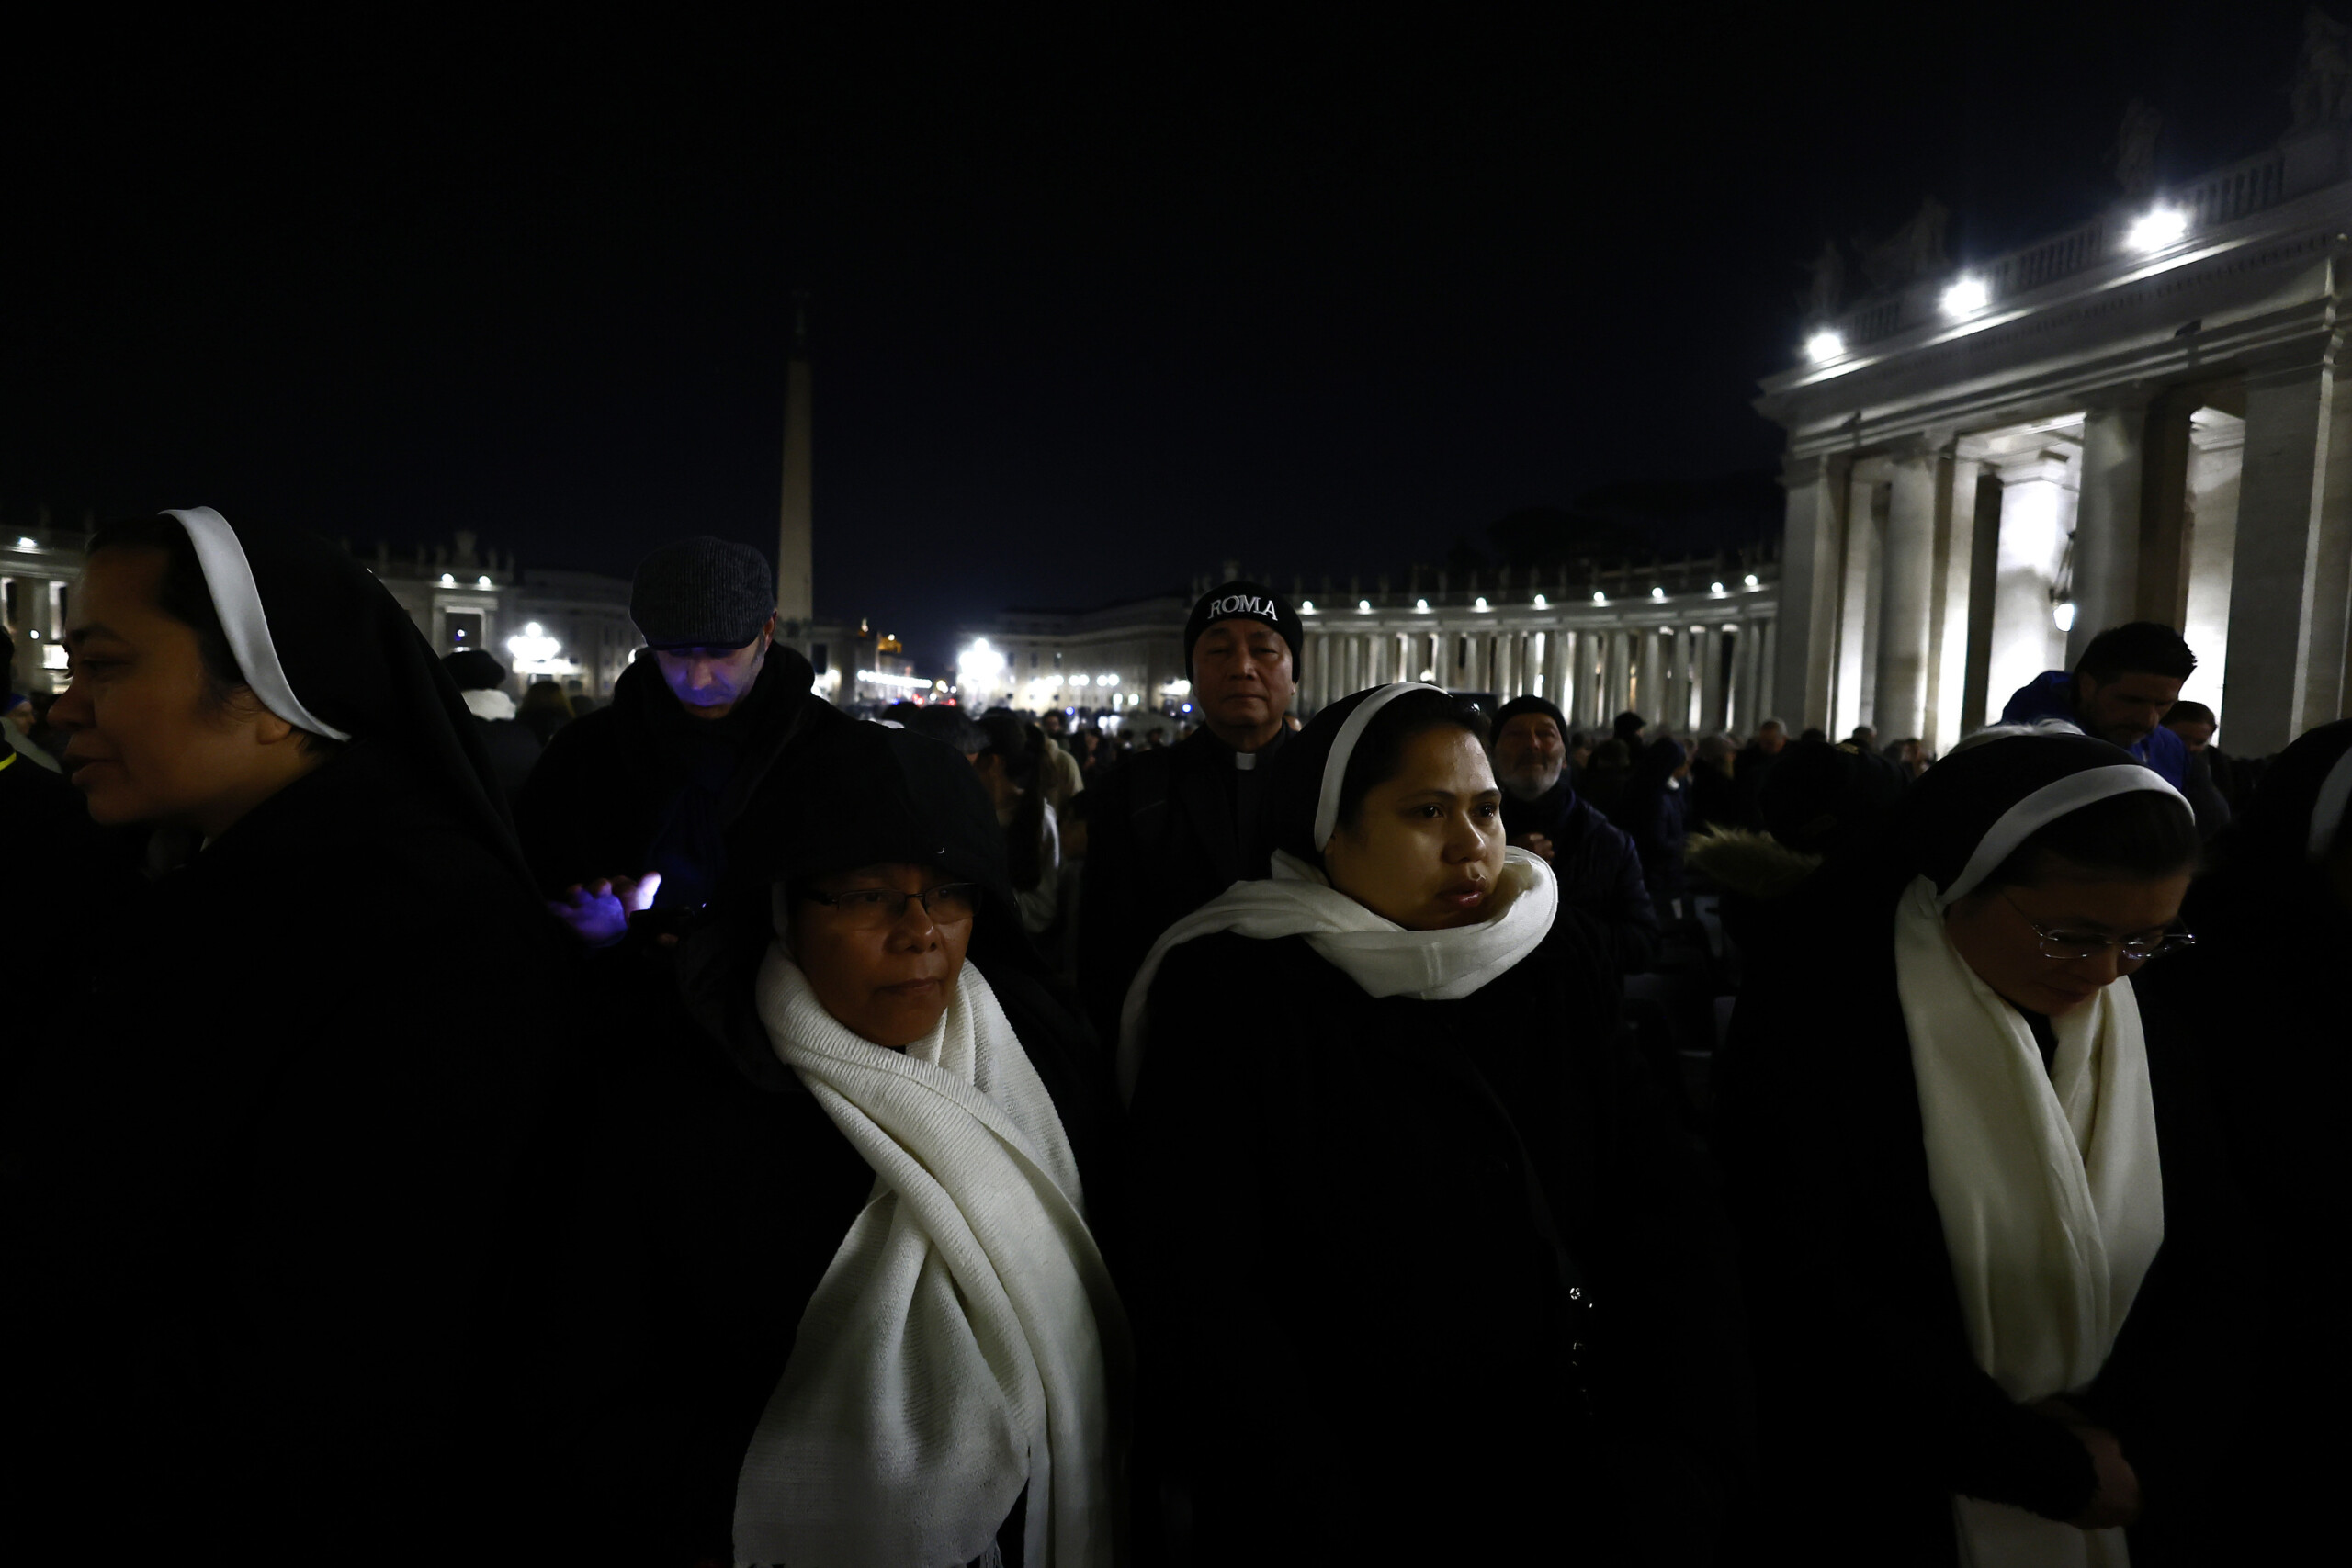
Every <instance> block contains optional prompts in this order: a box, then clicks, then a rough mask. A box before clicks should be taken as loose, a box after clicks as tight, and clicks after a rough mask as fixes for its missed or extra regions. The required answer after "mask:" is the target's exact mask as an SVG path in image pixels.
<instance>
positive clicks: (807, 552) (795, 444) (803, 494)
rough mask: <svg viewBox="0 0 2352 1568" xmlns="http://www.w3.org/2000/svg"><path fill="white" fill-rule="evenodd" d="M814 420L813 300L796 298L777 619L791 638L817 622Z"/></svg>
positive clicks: (787, 373) (787, 378) (788, 363)
mask: <svg viewBox="0 0 2352 1568" xmlns="http://www.w3.org/2000/svg"><path fill="white" fill-rule="evenodd" d="M811 431H812V426H811V423H810V421H809V296H808V294H807V293H806V292H805V291H803V292H800V293H797V294H795V295H794V296H793V299H792V356H791V358H790V359H789V360H788V361H786V367H785V375H784V505H783V508H782V510H781V512H780V513H779V515H778V518H777V522H776V538H775V615H776V620H777V622H778V626H777V630H778V631H779V632H781V633H782V634H783V635H785V636H786V637H795V638H797V637H806V636H807V635H808V627H809V622H810V621H812V620H814V619H815V618H816V613H817V611H816V590H815V588H814V586H813V585H812V579H813V577H814V575H815V566H814V564H813V561H812V559H811V557H812V553H813V546H814V541H815V538H816V534H815V531H814V525H813V523H812V521H811V517H810V500H811V495H812V489H811V483H810V478H809V445H810V435H811Z"/></svg>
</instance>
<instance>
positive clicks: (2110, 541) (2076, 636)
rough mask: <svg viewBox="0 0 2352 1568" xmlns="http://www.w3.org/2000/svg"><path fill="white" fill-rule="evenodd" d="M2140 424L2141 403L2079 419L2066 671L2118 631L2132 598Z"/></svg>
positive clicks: (2107, 406) (2104, 404)
mask: <svg viewBox="0 0 2352 1568" xmlns="http://www.w3.org/2000/svg"><path fill="white" fill-rule="evenodd" d="M2147 423H2148V403H2147V400H2146V399H2145V398H2144V397H2138V398H2120V399H2116V400H2111V401H2101V402H2098V403H2094V404H2092V405H2091V407H2090V410H2089V411H2088V412H2086V414H2085V415H2084V416H2083V467H2082V475H2081V479H2080V500H2079V501H2077V502H2076V503H2075V574H2074V595H2075V627H2074V630H2072V631H2070V632H2068V633H2067V634H2066V659H2065V664H2066V668H2068V669H2070V670H2071V669H2073V668H2074V665H2075V659H2076V658H2078V657H2079V656H2080V655H2081V653H2082V651H2083V649H2084V647H2085V645H2086V644H2087V643H2089V641H2090V640H2091V638H2093V637H2097V636H2098V634H2099V633H2100V632H2102V631H2105V630H2106V629H2107V628H2108V627H2109V626H2121V625H2122V624H2123V623H2124V622H2126V621H2128V620H2131V618H2132V616H2133V615H2134V614H2135V612H2136V610H2137V607H2138V604H2139V597H2140V491H2141V479H2142V470H2143V468H2144V467H2145V457H2144V456H2143V451H2142V445H2143V437H2144V436H2145V434H2146V431H2147Z"/></svg>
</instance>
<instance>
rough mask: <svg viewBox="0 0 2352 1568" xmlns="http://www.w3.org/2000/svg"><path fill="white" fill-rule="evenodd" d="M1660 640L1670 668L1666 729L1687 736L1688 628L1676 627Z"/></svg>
mask: <svg viewBox="0 0 2352 1568" xmlns="http://www.w3.org/2000/svg"><path fill="white" fill-rule="evenodd" d="M1661 640H1663V641H1664V642H1665V644H1666V652H1667V660H1668V663H1669V664H1670V665H1671V666H1672V668H1671V670H1670V671H1668V675H1667V680H1666V701H1667V705H1668V708H1670V709H1671V710H1672V713H1673V716H1672V717H1671V718H1669V719H1668V721H1667V728H1668V729H1670V730H1672V731H1673V732H1674V733H1675V734H1677V735H1686V736H1687V735H1689V734H1690V733H1691V628H1690V627H1689V626H1677V627H1675V628H1674V635H1673V636H1671V637H1665V638H1663V639H1661Z"/></svg>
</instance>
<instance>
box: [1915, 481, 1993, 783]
mask: <svg viewBox="0 0 2352 1568" xmlns="http://www.w3.org/2000/svg"><path fill="white" fill-rule="evenodd" d="M1942 467H1943V468H1944V479H1943V481H1942V486H1941V489H1940V490H1939V493H1938V495H1937V498H1936V586H1935V591H1934V592H1933V593H1932V594H1931V595H1930V597H1929V600H1928V724H1927V728H1926V730H1925V731H1924V732H1923V733H1922V734H1921V736H1920V739H1922V740H1924V741H1926V742H1927V744H1928V750H1931V751H1934V752H1936V753H1938V754H1939V755H1940V754H1941V753H1942V752H1944V751H1946V750H1950V749H1951V745H1952V743H1953V742H1954V741H1956V740H1958V739H1960V738H1961V735H1962V732H1963V730H1964V729H1965V728H1966V719H1965V716H1964V715H1963V712H1962V710H1963V708H1964V706H1965V705H1966V702H1967V695H1968V605H1969V589H1970V584H1971V581H1972V580H1973V575H1974V561H1975V558H1976V557H1975V550H1976V479H1977V475H1978V473H1979V471H1980V464H1979V463H1978V461H1977V459H1976V458H1974V457H1950V458H1946V459H1944V460H1943V464H1942Z"/></svg>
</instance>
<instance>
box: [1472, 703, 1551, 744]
mask: <svg viewBox="0 0 2352 1568" xmlns="http://www.w3.org/2000/svg"><path fill="white" fill-rule="evenodd" d="M1531 713H1533V714H1541V715H1543V716H1544V717H1545V718H1548V719H1550V720H1551V721H1552V722H1553V723H1554V724H1555V725H1557V726H1558V727H1559V729H1560V739H1562V740H1566V739H1567V738H1568V716H1567V715H1566V714H1564V713H1562V712H1561V711H1560V709H1559V705H1557V704H1555V703H1550V702H1546V701H1544V699H1543V698H1542V697H1534V696H1528V697H1513V698H1511V700H1510V701H1509V702H1507V703H1505V704H1504V705H1502V706H1500V707H1498V708H1497V709H1496V710H1495V732H1494V734H1492V735H1491V736H1488V737H1487V740H1488V742H1489V743H1490V744H1491V743H1492V742H1494V741H1497V740H1500V739H1502V738H1503V728H1504V727H1505V726H1506V725H1508V724H1510V721H1511V720H1512V719H1515V718H1518V717H1520V716H1522V715H1525V714H1531Z"/></svg>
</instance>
